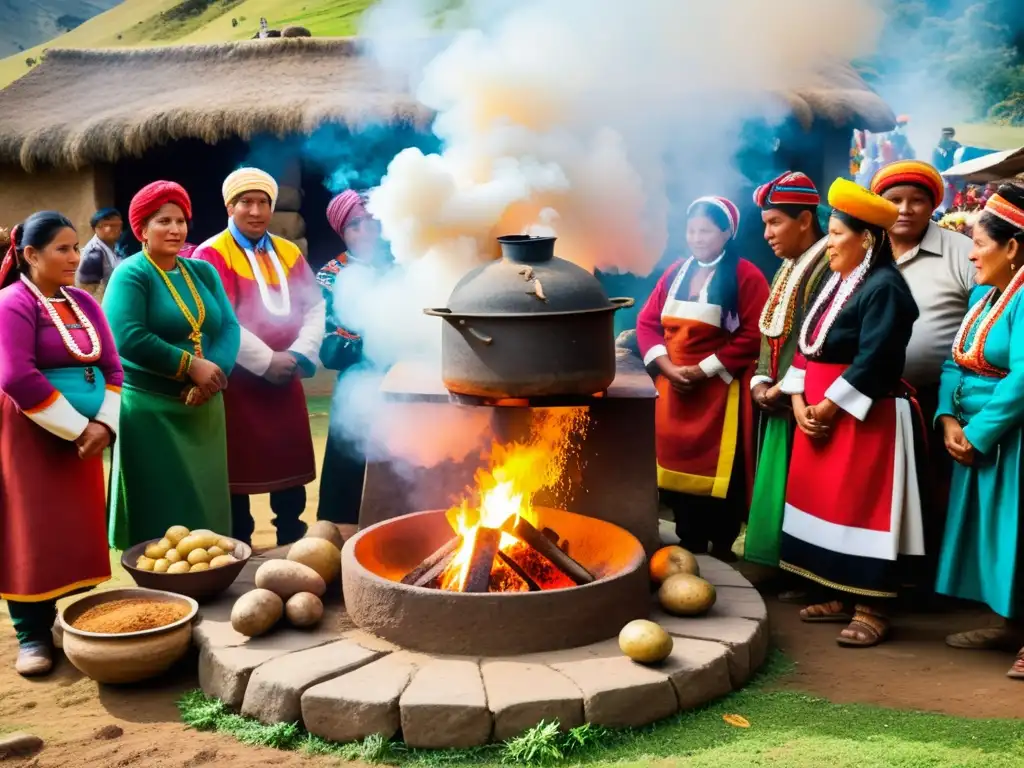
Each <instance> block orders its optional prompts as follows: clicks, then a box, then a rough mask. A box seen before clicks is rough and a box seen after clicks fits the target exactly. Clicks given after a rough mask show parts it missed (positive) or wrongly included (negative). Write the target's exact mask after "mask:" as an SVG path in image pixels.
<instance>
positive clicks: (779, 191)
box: [754, 171, 821, 210]
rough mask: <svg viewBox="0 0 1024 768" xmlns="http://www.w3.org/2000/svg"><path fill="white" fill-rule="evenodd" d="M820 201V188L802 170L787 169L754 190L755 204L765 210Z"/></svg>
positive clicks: (811, 204)
mask: <svg viewBox="0 0 1024 768" xmlns="http://www.w3.org/2000/svg"><path fill="white" fill-rule="evenodd" d="M820 202H821V195H819V194H818V188H817V187H815V186H814V182H813V181H811V179H810V177H808V176H807V174H806V173H800V171H786V172H785V173H783V174H782V175H781V176H778V177H776V178H774V179H772V180H771V181H769V182H768V183H767V184H762V185H761V186H760V187H758V188H757V189H755V190H754V204H755V205H756V206H757V207H758V208H763V209H765V210H768V209H769V208H774V207H776V206H779V205H803V206H815V205H818V204H819V203H820Z"/></svg>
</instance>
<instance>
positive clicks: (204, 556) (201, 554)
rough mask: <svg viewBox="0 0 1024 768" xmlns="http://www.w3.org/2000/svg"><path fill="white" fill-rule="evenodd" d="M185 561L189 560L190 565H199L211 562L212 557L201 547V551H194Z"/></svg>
mask: <svg viewBox="0 0 1024 768" xmlns="http://www.w3.org/2000/svg"><path fill="white" fill-rule="evenodd" d="M185 559H186V560H188V564H189V565H196V564H197V563H208V562H210V555H209V553H208V552H207V551H206V550H205V549H203V548H202V547H200V548H199V549H193V550H192V551H191V552H189V553H188V557H187V558H185Z"/></svg>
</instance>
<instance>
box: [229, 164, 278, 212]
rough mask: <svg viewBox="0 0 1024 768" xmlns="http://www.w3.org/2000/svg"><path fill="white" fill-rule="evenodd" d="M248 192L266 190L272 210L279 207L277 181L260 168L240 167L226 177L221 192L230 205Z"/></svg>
mask: <svg viewBox="0 0 1024 768" xmlns="http://www.w3.org/2000/svg"><path fill="white" fill-rule="evenodd" d="M246 192H264V193H266V195H267V197H269V198H270V210H274V208H276V207H277V182H276V181H274V177H273V176H271V175H270V174H269V173H267V172H266V171H261V170H260V169H259V168H239V169H238V170H237V171H235V172H234V173H232V174H231V175H229V176H228V177H227V178H226V179H224V186H223V187H221V193H222V194H223V195H224V205H230V204H231V202H232V201H233V200H237V199H238V198H239V197H241V196H242V195H243V194H245V193H246Z"/></svg>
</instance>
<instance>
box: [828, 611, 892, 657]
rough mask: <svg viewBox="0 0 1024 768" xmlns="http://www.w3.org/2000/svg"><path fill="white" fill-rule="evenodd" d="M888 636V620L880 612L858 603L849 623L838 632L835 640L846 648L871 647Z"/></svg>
mask: <svg viewBox="0 0 1024 768" xmlns="http://www.w3.org/2000/svg"><path fill="white" fill-rule="evenodd" d="M888 636H889V621H888V619H886V618H885V617H884V616H882V615H881V614H880V613H877V612H875V611H872V610H871V609H870V608H866V607H864V606H862V605H858V606H857V607H856V609H855V610H854V613H853V620H852V621H851V622H850V625H849V626H848V627H847V628H846V629H844V630H843V631H842V632H840V633H839V637H837V638H836V642H837V643H839V645H841V646H844V647H846V648H872V647H874V646H876V645H878V644H879V643H881V642H882V641H883V640H885V639H886V638H887V637H888Z"/></svg>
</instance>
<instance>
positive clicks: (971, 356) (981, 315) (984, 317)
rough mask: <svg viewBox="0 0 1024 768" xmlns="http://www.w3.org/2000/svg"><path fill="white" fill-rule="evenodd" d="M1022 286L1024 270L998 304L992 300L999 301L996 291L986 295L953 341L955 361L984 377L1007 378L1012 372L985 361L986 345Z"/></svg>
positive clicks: (971, 312)
mask: <svg viewBox="0 0 1024 768" xmlns="http://www.w3.org/2000/svg"><path fill="white" fill-rule="evenodd" d="M1022 285H1024V270H1021V271H1018V272H1017V274H1016V275H1014V276H1013V279H1012V280H1011V281H1010V284H1009V285H1008V286H1006V290H1005V291H1003V293H1002V295H1000V296H999V298H997V299H996V300H995V302H994V303H993V301H992V299H993V298H995V294H996V289H995V288H993V289H992V290H991V291H989V292H988V293H986V294H985V298H983V299H982V300H981V301H979V302H978V303H977V304H975V305H974V306H973V307H972V308H971V311H970V312H968V313H967V317H965V318H964V321H963V322H962V323H961V324H960V330H959V331H957V333H956V338H955V339H954V340H953V360H954V362H956V364H957V365H959V366H960V367H962V368H966V369H967V370H969V371H974V372H975V373H980V374H982V375H983V376H996V377H998V378H1000V379H1002V378H1005V377H1006V374H1007V373H1008V371H1005V370H1003V369H1002V368H997V367H996V366H994V365H992V364H991V363H990V362H989V361H988V360H986V359H985V342H986V341H987V340H988V334H989V332H990V331H991V330H992V327H993V326H994V325H995V324H996V321H998V320H999V318H1000V317H1002V315H1003V312H1005V311H1006V308H1007V307H1008V306H1009V304H1010V301H1011V300H1012V299H1013V297H1014V296H1015V295H1016V293H1017V291H1019V290H1020V288H1021V286H1022ZM979 320H980V321H981V323H980V325H979V326H978V332H977V333H975V334H974V338H973V339H971V343H970V345H968V344H967V336H968V334H969V333H970V331H971V328H973V327H974V325H975V323H977V322H978V321H979Z"/></svg>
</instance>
